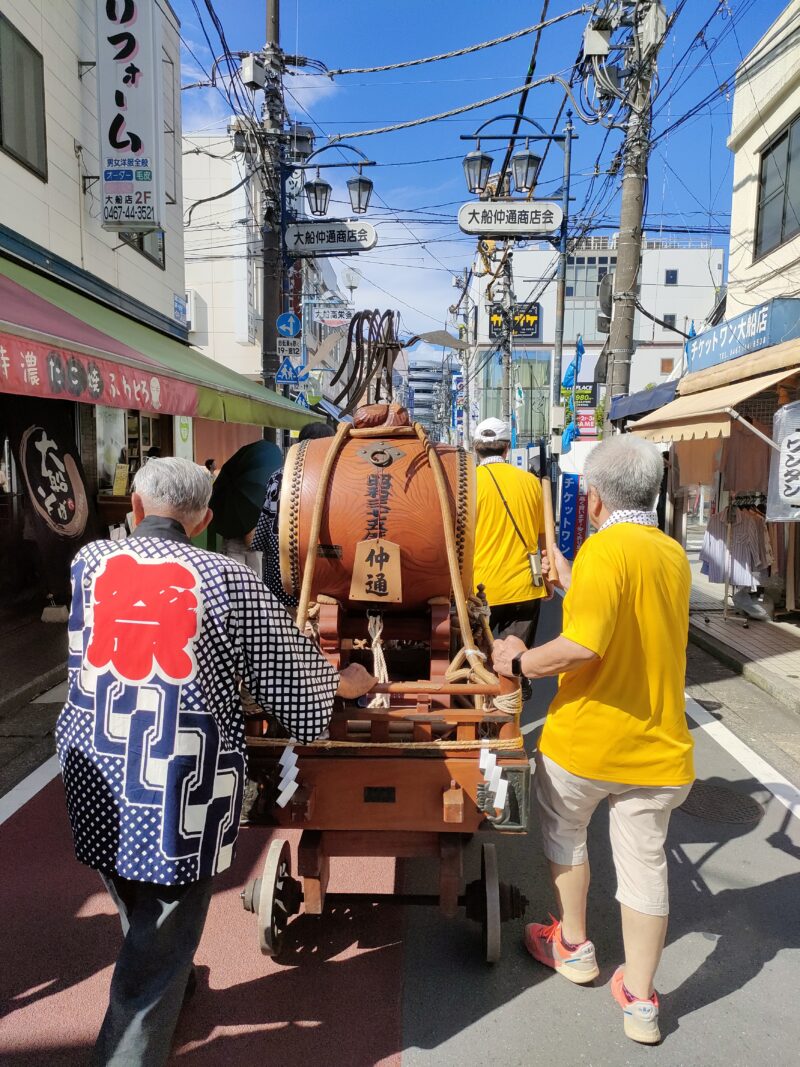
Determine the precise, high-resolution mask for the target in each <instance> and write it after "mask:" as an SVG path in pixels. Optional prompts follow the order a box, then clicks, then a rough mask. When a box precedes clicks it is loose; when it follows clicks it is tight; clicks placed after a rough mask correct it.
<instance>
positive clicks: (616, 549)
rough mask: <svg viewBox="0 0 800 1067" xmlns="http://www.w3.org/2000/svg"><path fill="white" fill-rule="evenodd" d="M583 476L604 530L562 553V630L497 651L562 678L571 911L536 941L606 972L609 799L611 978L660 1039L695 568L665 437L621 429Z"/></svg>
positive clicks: (684, 783) (641, 1034)
mask: <svg viewBox="0 0 800 1067" xmlns="http://www.w3.org/2000/svg"><path fill="white" fill-rule="evenodd" d="M584 474H585V477H586V482H587V484H588V487H589V495H588V511H589V518H590V520H591V523H592V525H593V526H594V527H595V528H596V530H597V533H596V534H595V535H594V536H593V537H590V538H589V539H588V541H586V542H585V543H584V545H583V546H582V547H581V550H580V552H579V553H578V556H577V558H576V560H575V565H574V568H573V569H572V572H571V573H570V568H569V565H568V563H567V561H566V560H565V559H564V558H563V557H562V556H560V555H559V557H558V559H557V565H558V572H559V575H560V577H561V583H562V584H563V586H564V588H565V589H568V592H567V595H566V598H565V600H564V622H563V629H562V633H561V635H560V636H559V637H557V638H556V639H555V640H554V641H550V642H548V643H547V644H545V645H542V646H541V647H540V648H536V649H531V650H530V651H528V650H526V649H525V647H524V646H523V644H522V642H521V641H519V640H517V639H516V638H513V637H510V638H508V639H507V640H505V641H502V642H497V643H496V644H495V646H494V653H493V658H494V666H495V670H497V671H498V672H500V673H501V674H506V675H512V676H513V675H524V676H527V677H528V678H543V677H546V676H548V675H554V674H558V675H560V678H559V688H558V693H557V695H556V697H555V699H554V701H553V703H552V704H551V706H550V709H549V712H548V715H547V720H546V722H545V725H544V729H543V730H542V736H541V738H540V741H539V753H538V756H537V764H536V774H535V777H534V787H535V794H536V799H537V804H538V809H539V818H540V822H541V826H542V836H543V839H544V850H545V855H546V856H547V858H548V859H549V861H550V871H551V876H552V879H553V884H554V887H555V892H556V897H557V898H558V902H559V908H560V911H561V919H560V921H558V920H556V921H554V922H553V923H552V924H550V925H545V924H542V923H532V924H531V925H530V926H528V927H527V928H526V931H525V941H526V945H527V947H528V950H529V951H530V952H531V954H532V955H533V956H534V958H535V959H537V960H538V961H539V962H541V963H544V964H546V965H547V966H550V967H553V968H554V969H555V970H557V971H558V972H559V973H560V974H563V975H564V976H565V977H567V978H569V979H570V980H571V981H573V982H576V983H585V982H590V981H592V980H593V979H594V978H596V977H597V975H598V974H599V970H598V967H597V960H596V958H595V950H594V945H593V944H592V942H591V941H588V940H587V938H586V896H587V891H588V888H589V864H588V861H587V858H586V828H587V826H588V823H589V820H590V819H591V817H592V814H593V812H594V810H595V809H596V807H597V806H598V804H599V803H600V802H601V801H602V800H605V799H608V803H609V823H610V837H611V846H612V852H613V855H614V865H615V868H616V872H617V900H618V901H619V903H620V906H621V910H622V933H623V940H624V943H625V965H624V967H620V968H618V970H617V972H616V974H615V975H614V977H613V979H612V983H611V988H612V993H613V995H614V997H615V999H616V1000H617V1002H618V1003H619V1004H620V1006H621V1007H622V1009H623V1013H624V1014H623V1021H624V1027H625V1033H626V1034H627V1035H628V1036H629V1037H631V1038H632V1039H633V1040H635V1041H640V1042H643V1043H646V1044H654V1043H655V1042H657V1041H659V1040H660V1033H659V1029H658V998H657V996H656V994H655V991H654V988H653V980H654V978H655V972H656V969H657V967H658V963H659V960H660V958H661V952H662V950H663V946H664V938H665V936H666V930H667V914H668V910H669V907H668V894H667V863H666V857H665V852H664V842H665V839H666V834H667V827H668V825H669V818H670V813H671V812H672V810H673V808H675V807H676V806H677V805H678V804H680V803H682V802H683V800H685V798H686V796H687V794H688V792H689V788H690V786H691V783H692V781H693V779H694V766H693V761H692V739H691V736H690V734H689V730H688V726H687V723H686V713H685V704H684V679H685V674H686V641H687V634H688V625H689V591H690V588H691V576H690V571H689V564H688V561H687V559H686V554H685V552H684V551H683V549H682V548H681V547H680V546H679V545H678V544H677V543H676V542H675V541H673V540H671V539H670V538H669V537H667V536H666V535H665V534H663V533H661V531H660V530H659V529H658V527H657V521H656V516H655V512H654V511H653V510H652V509H653V507H654V504H655V500H656V498H657V496H658V491H659V488H660V485H661V479H662V475H663V461H662V458H661V455H660V454H659V452H658V450H657V449H656V448H655V447H654V446H653V445H650V444H648V443H647V442H645V441H642V440H641V439H639V438H636V437H631V436H628V435H625V436H621V437H612V438H611V439H610V440H607V441H604V442H603V443H602V444H600V445H598V446H597V448H595V449H594V450H593V451H592V453H591V454H590V456H589V458H588V460H587V462H586V469H585V471H584Z"/></svg>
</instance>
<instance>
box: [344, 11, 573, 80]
mask: <svg viewBox="0 0 800 1067" xmlns="http://www.w3.org/2000/svg"><path fill="white" fill-rule="evenodd" d="M592 10H593V8H592V7H591V6H586V7H576V8H575V9H574V10H573V11H565V12H564V14H563V15H556V16H555V17H554V18H551V19H548V20H547V21H546V22H539V23H537V24H536V25H535V26H527V27H526V28H525V29H524V30H515V31H514V32H513V33H507V34H505V35H504V36H503V37H495V38H493V40H491V41H481V42H480V44H471V45H469V46H468V47H466V48H457V49H455V51H453V52H440V53H439V55H437V56H426V57H425V58H424V59H406V60H404V61H403V62H401V63H387V64H386V66H383V67H349V68H346V69H342V70H329V71H327V72H326V73H327V74H328V76H329V77H331V78H333V77H334V76H336V75H339V74H382V73H383V72H384V71H386V70H402V69H403V68H405V67H418V66H421V65H422V64H423V63H438V62H439V60H440V59H453V58H454V57H455V56H466V55H469V54H470V52H479V51H480V50H481V49H483V48H492V47H493V46H494V45H496V44H505V43H506V42H507V41H516V40H518V38H520V37H526V36H527V35H528V34H530V33H536V32H537V30H544V29H546V28H547V27H548V26H554V25H555V24H556V23H557V22H563V20H564V19H569V18H572V17H573V16H575V15H585V14H586V13H587V12H589V11H592Z"/></svg>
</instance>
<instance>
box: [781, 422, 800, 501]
mask: <svg viewBox="0 0 800 1067" xmlns="http://www.w3.org/2000/svg"><path fill="white" fill-rule="evenodd" d="M778 493H779V495H780V498H781V500H783V501H784V502H785V503H787V504H794V505H795V506H800V433H790V434H789V435H788V436H787V437H784V439H783V441H781V452H780V460H779V461H778Z"/></svg>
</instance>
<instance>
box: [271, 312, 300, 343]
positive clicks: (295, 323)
mask: <svg viewBox="0 0 800 1067" xmlns="http://www.w3.org/2000/svg"><path fill="white" fill-rule="evenodd" d="M276 325H277V327H278V333H279V334H280V336H281V337H297V335H298V334H299V333H300V330H301V328H302V323H301V322H300V319H299V318H298V317H297V315H295V313H294V312H293V311H284V313H283V314H282V315H278V318H277V320H276Z"/></svg>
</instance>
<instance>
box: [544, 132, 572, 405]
mask: <svg viewBox="0 0 800 1067" xmlns="http://www.w3.org/2000/svg"><path fill="white" fill-rule="evenodd" d="M573 129H574V127H573V125H572V112H571V111H567V125H566V127H565V129H564V133H565V134H566V139H565V141H564V183H563V185H562V186H561V210H562V212H563V213H564V214H563V218H562V220H561V232H560V234H559V239H558V274H557V275H556V322H555V343H554V344H553V380H552V382H551V383H550V394H551V403H552V404H553V406H554V407H558V406H559V405H560V404H561V378H562V375H563V370H562V367H563V362H564V360H563V356H564V307H565V302H566V294H567V247H568V229H567V227H568V220H569V182H570V167H571V164H572V137H573Z"/></svg>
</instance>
